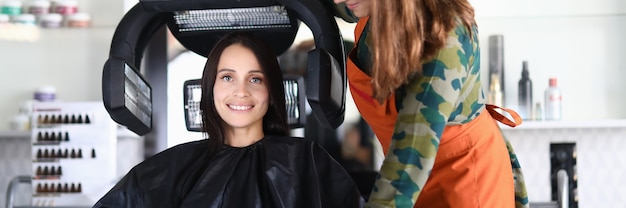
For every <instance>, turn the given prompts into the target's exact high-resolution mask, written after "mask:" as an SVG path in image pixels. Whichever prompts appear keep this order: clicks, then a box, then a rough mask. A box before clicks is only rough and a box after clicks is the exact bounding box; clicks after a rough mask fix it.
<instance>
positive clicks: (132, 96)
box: [102, 0, 346, 135]
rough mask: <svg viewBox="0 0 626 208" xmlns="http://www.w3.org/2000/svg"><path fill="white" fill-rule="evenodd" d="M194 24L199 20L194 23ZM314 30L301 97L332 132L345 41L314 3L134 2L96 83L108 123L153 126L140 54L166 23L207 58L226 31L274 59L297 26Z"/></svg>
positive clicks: (142, 129) (138, 129) (339, 105)
mask: <svg viewBox="0 0 626 208" xmlns="http://www.w3.org/2000/svg"><path fill="white" fill-rule="evenodd" d="M196 21H197V22H196ZM300 21H302V22H303V23H305V24H306V25H307V26H308V27H309V28H310V29H311V31H312V33H313V36H314V41H315V46H316V49H315V50H313V51H311V52H310V53H309V64H308V68H309V69H308V72H307V79H306V86H305V89H306V95H307V100H308V102H309V104H310V105H311V108H312V110H313V114H314V115H315V117H316V118H317V119H318V120H319V122H320V123H321V124H323V125H326V126H327V127H329V128H337V127H338V126H339V125H341V123H342V122H343V119H344V113H345V94H346V92H345V90H346V73H345V58H344V57H345V56H344V48H343V39H342V37H341V34H340V32H339V28H338V27H337V23H336V22H335V18H334V16H333V15H332V13H331V12H330V11H329V10H327V9H326V7H324V5H322V3H321V2H320V1H317V0H240V1H231V0H140V2H139V3H138V4H137V5H135V6H134V7H133V8H132V9H131V10H130V11H128V12H127V13H126V14H125V15H124V17H123V18H122V20H121V22H120V23H119V24H118V26H117V28H116V30H115V33H114V35H113V40H112V43H111V50H110V53H109V59H108V60H107V62H106V63H105V66H104V70H103V79H102V87H103V89H102V91H103V101H104V104H105V108H106V109H107V111H108V112H109V114H110V115H111V118H113V120H115V121H116V122H117V123H119V124H121V125H124V126H126V127H128V128H129V129H130V130H131V131H133V132H135V133H137V134H139V135H144V134H146V133H148V132H150V130H151V129H152V128H153V127H152V125H151V123H152V100H151V94H152V93H164V92H152V91H151V87H150V83H149V82H150V80H146V79H144V78H143V77H142V75H141V74H140V73H139V71H141V70H140V69H141V66H140V64H141V59H142V55H143V51H144V49H145V47H146V45H147V43H148V42H149V40H150V39H151V37H152V35H153V34H154V33H155V32H156V31H157V29H158V28H159V27H160V26H163V25H167V26H168V28H169V29H170V31H171V32H172V33H173V35H174V36H175V37H176V38H177V39H178V41H179V42H181V44H182V45H183V46H184V47H186V48H187V49H189V50H191V51H193V52H195V53H197V54H199V55H202V56H205V57H206V56H207V55H208V53H209V52H210V49H211V48H212V47H213V45H214V44H215V43H216V42H217V41H218V40H219V39H220V38H221V37H222V36H223V35H224V34H226V33H228V32H231V31H235V30H245V31H248V32H251V33H254V34H256V35H258V36H260V37H261V38H264V39H265V40H266V41H267V42H268V43H269V44H270V45H272V46H273V48H274V49H275V52H276V54H277V55H279V54H282V53H283V52H284V51H286V50H287V49H288V48H289V47H290V46H291V45H292V43H293V41H294V38H295V35H296V33H297V30H298V26H299V22H300Z"/></svg>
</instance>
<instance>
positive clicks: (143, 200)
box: [94, 32, 362, 208]
mask: <svg viewBox="0 0 626 208" xmlns="http://www.w3.org/2000/svg"><path fill="white" fill-rule="evenodd" d="M282 81H283V80H282V72H281V70H280V67H279V65H278V62H277V59H276V56H275V54H274V53H273V50H272V49H271V48H270V47H269V46H268V45H267V44H266V43H265V42H263V41H262V40H261V39H259V38H257V37H254V36H252V35H249V34H246V33H240V32H236V33H231V34H229V35H227V36H225V37H224V38H223V39H222V40H220V41H219V42H218V43H217V44H216V45H215V47H214V48H213V50H212V51H211V53H210V54H209V55H208V59H207V62H206V65H205V68H204V72H203V75H202V98H201V101H200V105H201V106H200V109H201V111H202V121H203V126H202V129H203V132H205V133H206V134H207V136H208V139H204V140H200V141H195V142H190V143H186V144H181V145H178V146H175V147H172V148H169V149H167V150H165V151H163V152H161V153H159V154H157V155H155V156H153V157H151V158H149V159H147V160H145V161H144V162H142V163H140V164H139V165H137V166H135V167H134V168H133V169H132V170H131V171H130V172H129V173H128V174H127V175H126V176H125V177H124V178H123V179H122V180H121V181H119V182H118V183H117V185H115V186H114V187H113V188H112V189H111V190H110V191H109V192H108V193H107V194H106V195H105V196H104V197H103V198H102V199H100V200H99V201H98V202H97V203H96V204H95V206H94V207H133V208H135V207H359V206H361V203H362V199H361V197H360V194H359V191H358V189H357V187H356V185H355V184H354V182H353V181H352V179H351V178H350V176H349V175H348V173H347V172H346V171H345V170H344V169H343V168H342V167H341V166H340V165H339V164H338V163H337V162H336V161H335V160H334V159H333V158H331V156H330V155H329V154H328V153H327V152H326V151H325V150H324V149H322V148H321V147H320V146H319V145H317V144H316V143H313V142H311V141H309V140H305V139H302V138H293V137H289V136H288V134H289V131H288V125H287V113H286V108H285V92H284V87H283V84H282Z"/></svg>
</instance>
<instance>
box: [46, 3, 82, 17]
mask: <svg viewBox="0 0 626 208" xmlns="http://www.w3.org/2000/svg"><path fill="white" fill-rule="evenodd" d="M77 12H78V2H77V1H76V0H55V1H54V2H53V3H52V13H57V14H61V15H64V16H68V15H71V14H75V13H77Z"/></svg>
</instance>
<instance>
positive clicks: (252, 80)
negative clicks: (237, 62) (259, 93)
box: [250, 77, 263, 83]
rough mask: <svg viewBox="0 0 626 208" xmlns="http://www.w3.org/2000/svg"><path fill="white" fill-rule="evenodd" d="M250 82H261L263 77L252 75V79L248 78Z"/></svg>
mask: <svg viewBox="0 0 626 208" xmlns="http://www.w3.org/2000/svg"><path fill="white" fill-rule="evenodd" d="M250 82H252V83H262V82H263V79H261V78H260V77H253V78H252V79H250Z"/></svg>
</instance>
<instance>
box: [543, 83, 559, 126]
mask: <svg viewBox="0 0 626 208" xmlns="http://www.w3.org/2000/svg"><path fill="white" fill-rule="evenodd" d="M561 99H562V97H561V90H560V89H559V88H558V87H557V83H556V78H554V77H552V78H550V84H549V86H548V89H546V92H545V111H544V112H545V120H561V116H562V115H561Z"/></svg>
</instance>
